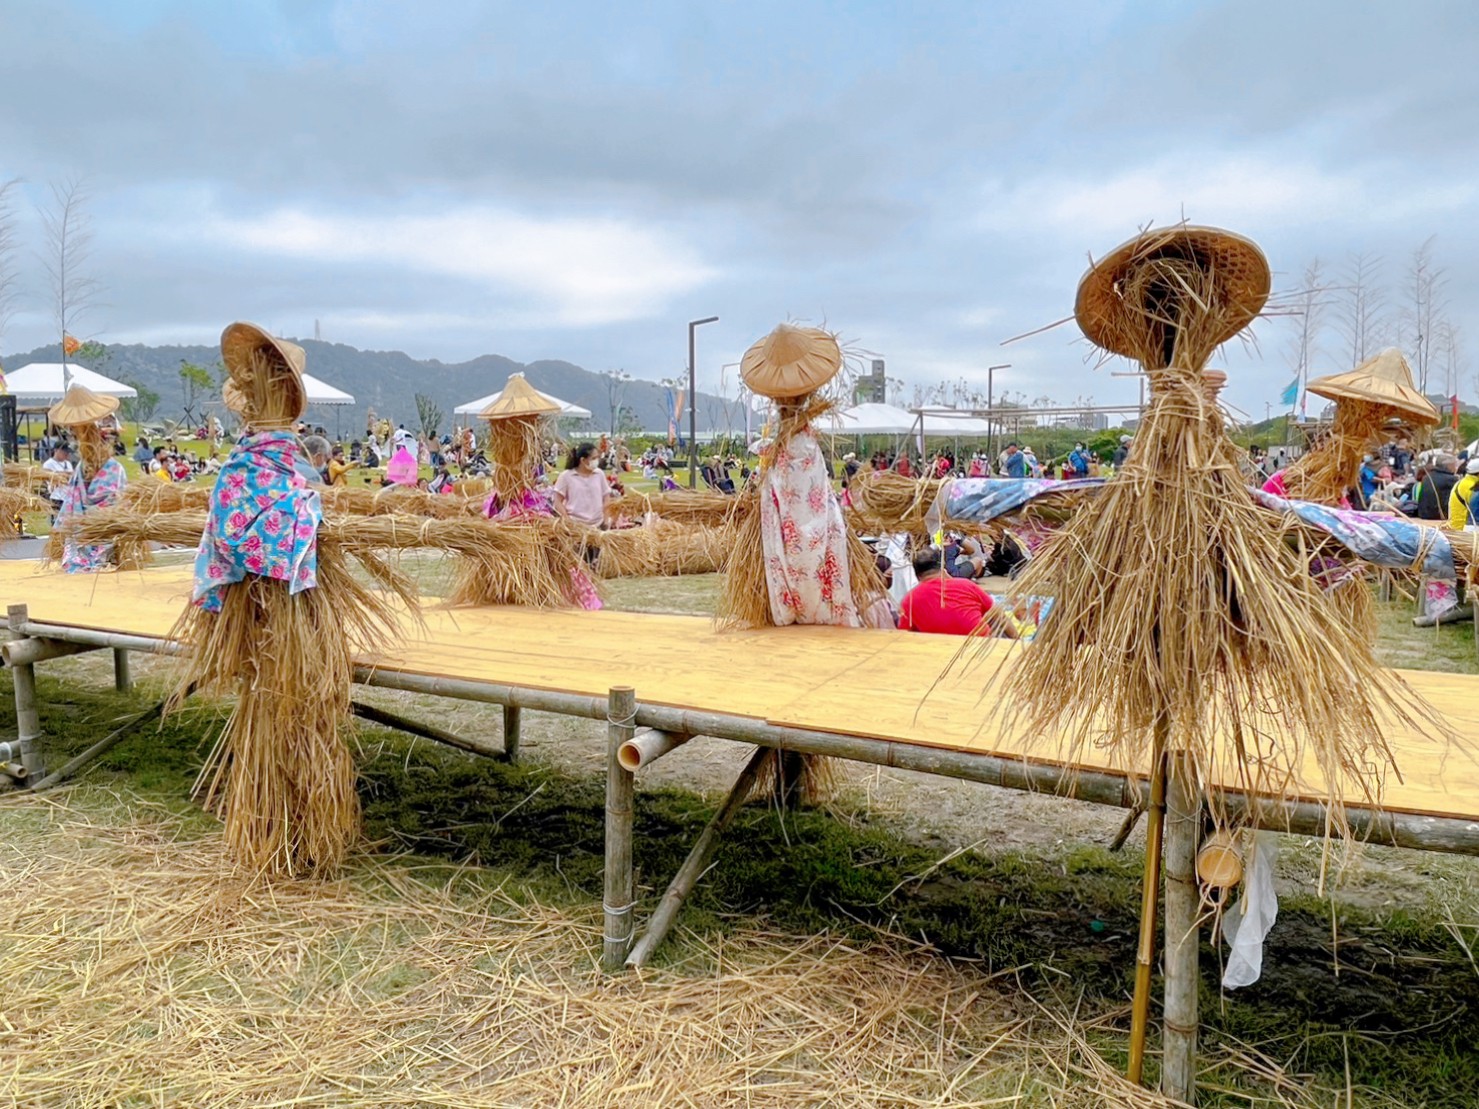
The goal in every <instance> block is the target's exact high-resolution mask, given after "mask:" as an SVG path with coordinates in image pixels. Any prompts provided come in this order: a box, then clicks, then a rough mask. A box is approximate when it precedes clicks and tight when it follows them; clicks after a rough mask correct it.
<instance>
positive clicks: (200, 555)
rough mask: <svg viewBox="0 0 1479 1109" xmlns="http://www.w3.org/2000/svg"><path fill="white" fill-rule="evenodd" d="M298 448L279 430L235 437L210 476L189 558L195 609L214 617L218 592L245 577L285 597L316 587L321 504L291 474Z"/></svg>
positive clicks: (315, 493) (218, 607) (218, 605)
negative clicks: (273, 586)
mask: <svg viewBox="0 0 1479 1109" xmlns="http://www.w3.org/2000/svg"><path fill="white" fill-rule="evenodd" d="M302 453H303V448H302V446H301V445H300V444H299V443H298V440H297V438H296V437H295V436H293V435H292V434H291V433H289V432H286V431H259V432H254V433H249V434H247V435H244V436H242V437H241V439H240V440H239V441H238V442H237V444H236V446H235V448H234V449H233V450H232V452H231V456H230V457H229V458H227V459H226V463H225V465H223V466H222V467H221V472H220V473H219V474H218V475H217V476H216V487H215V489H214V490H212V492H211V510H210V516H209V517H208V518H207V520H206V524H205V533H204V534H203V535H201V537H200V549H199V551H198V552H197V553H196V556H195V603H196V604H198V605H200V606H201V607H202V608H204V609H205V610H206V611H207V612H219V611H220V610H221V596H222V595H221V589H222V587H223V586H227V585H231V584H233V583H235V582H239V581H244V580H245V579H246V576H247V575H248V574H256V575H257V576H259V577H264V578H271V579H272V580H274V581H281V582H286V583H287V586H288V592H289V593H300V592H302V591H303V590H305V589H312V588H313V587H314V586H316V585H317V584H318V527H319V524H320V523H321V522H322V521H323V501H322V499H321V498H320V497H319V494H318V491H317V490H314V489H310V488H308V484H307V482H305V481H304V479H303V476H302V475H301V474H300V473H298V472H297V470H295V469H294V465H295V463H297V462H298V460H299V459H300V458H301V457H302Z"/></svg>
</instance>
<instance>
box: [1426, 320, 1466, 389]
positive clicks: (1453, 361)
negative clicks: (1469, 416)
mask: <svg viewBox="0 0 1479 1109" xmlns="http://www.w3.org/2000/svg"><path fill="white" fill-rule="evenodd" d="M1433 360H1434V363H1435V368H1436V369H1439V370H1441V371H1442V373H1443V395H1444V396H1445V397H1452V396H1456V395H1457V394H1458V383H1459V379H1460V378H1462V377H1463V374H1464V369H1465V364H1466V363H1465V359H1464V351H1463V344H1462V343H1461V342H1460V341H1459V333H1458V326H1457V325H1456V324H1455V323H1454V322H1453V321H1452V320H1450V319H1448V318H1447V317H1446V316H1445V317H1444V318H1443V319H1442V320H1440V321H1439V323H1438V334H1437V338H1436V339H1435V340H1434V342H1433Z"/></svg>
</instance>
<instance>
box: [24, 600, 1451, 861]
mask: <svg viewBox="0 0 1479 1109" xmlns="http://www.w3.org/2000/svg"><path fill="white" fill-rule="evenodd" d="M19 632H20V634H23V635H28V636H42V637H45V638H50V639H66V640H69V641H74V642H78V643H88V644H92V645H94V646H98V647H125V648H127V649H128V650H130V651H142V652H146V653H152V654H178V653H179V652H180V651H181V650H183V648H182V647H181V646H180V644H178V643H174V642H171V641H170V640H167V639H161V638H155V637H150V636H142V635H123V634H120V633H115V632H102V631H95V630H93V629H90V628H72V627H67V626H65V625H58V624H43V623H31V622H24V623H23V624H22V626H21V627H20V629H19ZM354 675H355V676H354V680H355V681H356V682H357V683H359V684H360V685H369V686H375V687H377V688H380V689H399V690H404V691H407V692H411V693H425V694H429V695H432V696H437V697H451V698H454V699H456V700H463V701H473V702H477V703H481V704H494V705H516V706H518V707H520V708H524V709H530V710H533V711H535V712H551V713H558V714H560V715H564V716H578V717H583V718H585V719H588V720H603V719H605V717H606V713H607V702H606V698H604V697H593V696H590V695H588V694H583V693H563V692H559V691H555V690H547V689H530V688H526V687H522V686H515V685H504V684H499V683H495V682H482V681H469V680H466V679H461V678H442V677H437V676H435V675H427V674H410V673H406V672H404V671H397V670H391V669H387V668H385V666H384V665H383V664H379V665H375V666H368V665H360V666H356V667H355V672H354ZM636 723H637V725H638V726H639V727H645V728H655V729H658V730H660V731H668V732H677V733H682V734H686V735H706V736H713V737H714V738H716V739H725V740H730V741H733V742H736V743H754V744H759V745H761V746H764V747H773V748H777V749H780V750H786V751H800V752H803V753H805V754H809V755H827V756H831V757H833V758H839V759H848V760H851V761H853V762H860V763H866V764H868V765H871V766H887V767H890V768H892V769H894V770H908V771H913V772H916V773H920V774H935V775H939V776H940V777H945V778H959V779H962V780H964V781H970V782H982V783H984V784H986V785H992V786H999V787H1001V788H1003V789H1018V790H1025V791H1027V792H1031V793H1048V794H1052V795H1053V796H1056V797H1069V798H1072V799H1074V800H1077V801H1087V802H1089V803H1091V804H1095V805H1108V806H1111V807H1116V808H1125V809H1128V808H1134V807H1136V806H1137V805H1138V806H1144V805H1146V804H1147V803H1148V798H1149V789H1148V786H1147V785H1146V783H1145V782H1143V781H1138V780H1134V779H1131V778H1128V777H1125V776H1124V775H1122V774H1117V773H1113V772H1110V771H1107V770H1091V769H1088V768H1079V767H1064V766H1061V765H1054V764H1052V763H1040V762H1034V761H1029V760H1025V759H1019V758H1007V757H1003V756H1000V755H992V754H987V753H983V752H979V751H957V750H952V749H950V748H946V747H929V746H924V745H921V744H913V743H902V742H899V741H896V740H890V739H881V738H870V737H867V736H856V735H840V734H837V733H834V732H821V731H814V730H810V729H806V728H793V727H787V726H786V725H783V724H771V723H768V722H767V721H765V720H757V719H755V718H754V717H750V716H732V715H729V714H728V713H723V712H710V711H700V710H695V709H684V708H675V707H672V706H669V705H654V704H642V705H639V706H638V708H637V719H636ZM1225 806H1226V812H1227V815H1228V818H1229V819H1231V820H1234V821H1238V822H1241V823H1243V824H1246V825H1248V826H1249V827H1258V828H1263V829H1266V830H1268V831H1271V832H1287V833H1289V834H1291V835H1301V836H1320V837H1323V836H1324V835H1325V834H1326V832H1327V831H1328V829H1329V827H1330V823H1329V814H1328V813H1327V811H1326V808H1325V805H1324V804H1323V803H1321V802H1319V801H1300V800H1292V801H1284V800H1278V799H1274V798H1265V799H1264V800H1263V801H1262V802H1261V804H1259V805H1258V806H1257V807H1256V808H1255V806H1253V805H1251V804H1250V803H1249V801H1248V799H1247V798H1245V797H1242V796H1240V795H1238V794H1235V793H1229V794H1227V795H1226V798H1225ZM1346 817H1347V820H1348V822H1349V824H1350V828H1351V834H1352V836H1353V837H1354V838H1356V839H1358V840H1363V841H1366V842H1370V843H1376V844H1380V845H1382V846H1385V847H1409V848H1412V849H1414V850H1419V851H1443V852H1447V853H1450V854H1457V855H1479V819H1471V818H1465V817H1462V816H1430V815H1426V814H1422V813H1407V812H1393V811H1388V810H1380V809H1373V808H1370V807H1368V806H1364V805H1357V804H1348V805H1347V807H1346Z"/></svg>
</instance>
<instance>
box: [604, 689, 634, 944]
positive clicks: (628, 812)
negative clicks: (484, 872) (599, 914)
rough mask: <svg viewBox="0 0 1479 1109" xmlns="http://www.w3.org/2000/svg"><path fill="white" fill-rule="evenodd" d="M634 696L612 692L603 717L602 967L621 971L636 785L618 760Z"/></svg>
mask: <svg viewBox="0 0 1479 1109" xmlns="http://www.w3.org/2000/svg"><path fill="white" fill-rule="evenodd" d="M636 715H637V695H636V693H635V692H634V691H633V690H632V688H631V687H630V686H617V687H615V688H613V689H612V690H611V694H610V701H609V707H608V710H607V715H606V870H605V893H604V894H603V897H602V903H601V904H602V908H603V910H604V911H605V920H606V927H605V930H604V931H603V932H602V935H601V968H602V969H603V970H605V971H607V972H608V973H615V972H616V971H618V970H620V969H621V965H622V963H623V961H625V959H626V957H627V951H628V950H629V949H630V948H631V946H632V914H633V912H634V911H635V909H636V893H635V885H636V883H635V882H634V881H633V879H632V823H633V794H634V791H635V781H634V779H633V778H632V772H631V771H630V770H628V769H626V768H625V767H624V766H622V765H621V760H620V759H619V758H618V757H617V756H618V754H619V753H620V751H621V745H622V744H623V743H625V742H626V741H627V740H629V739H631V738H632V732H634V731H635V730H636V724H635V720H636Z"/></svg>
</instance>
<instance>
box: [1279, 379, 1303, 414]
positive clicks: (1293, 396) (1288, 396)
mask: <svg viewBox="0 0 1479 1109" xmlns="http://www.w3.org/2000/svg"><path fill="white" fill-rule="evenodd" d="M1298 399H1299V378H1298V377H1295V379H1294V380H1293V381H1291V382H1290V383H1289V387H1288V388H1287V389H1285V390H1284V392H1283V393H1282V394H1281V395H1280V397H1279V403H1280V404H1287V405H1288V406H1289V407H1290V408H1293V407H1294V402H1295V401H1297V400H1298Z"/></svg>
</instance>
